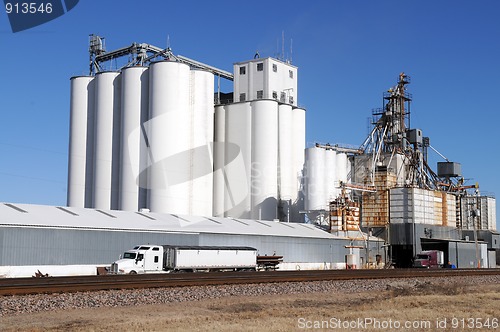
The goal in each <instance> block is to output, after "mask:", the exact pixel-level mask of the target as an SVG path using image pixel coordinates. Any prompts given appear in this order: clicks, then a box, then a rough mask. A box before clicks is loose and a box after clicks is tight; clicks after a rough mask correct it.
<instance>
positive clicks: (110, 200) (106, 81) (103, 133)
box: [93, 72, 121, 210]
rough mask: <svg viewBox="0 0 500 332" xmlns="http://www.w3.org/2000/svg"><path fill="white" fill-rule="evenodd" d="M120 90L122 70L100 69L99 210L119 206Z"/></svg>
mask: <svg viewBox="0 0 500 332" xmlns="http://www.w3.org/2000/svg"><path fill="white" fill-rule="evenodd" d="M120 89H121V81H120V76H119V73H117V72H100V73H97V75H96V76H95V128H94V129H95V136H94V139H95V141H94V143H95V144H94V185H93V200H94V202H93V207H95V208H96V209H105V210H109V209H117V208H118V206H117V205H118V180H119V174H118V170H119V168H118V166H119V160H116V157H117V156H119V148H120V146H119V140H118V139H119V132H120V125H119V124H120V97H121V93H120ZM113 158H115V160H113Z"/></svg>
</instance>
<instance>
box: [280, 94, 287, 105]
mask: <svg viewBox="0 0 500 332" xmlns="http://www.w3.org/2000/svg"><path fill="white" fill-rule="evenodd" d="M285 100H286V93H284V92H282V93H281V96H280V101H281V102H282V103H284V102H285Z"/></svg>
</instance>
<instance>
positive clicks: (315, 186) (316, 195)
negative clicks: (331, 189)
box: [304, 147, 326, 210]
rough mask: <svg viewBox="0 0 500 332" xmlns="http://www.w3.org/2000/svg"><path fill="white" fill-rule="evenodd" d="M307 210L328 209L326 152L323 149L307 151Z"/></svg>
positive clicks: (309, 149)
mask: <svg viewBox="0 0 500 332" xmlns="http://www.w3.org/2000/svg"><path fill="white" fill-rule="evenodd" d="M304 180H305V181H304V182H305V183H304V185H305V193H306V195H305V202H304V205H305V209H306V210H323V209H326V195H325V150H324V149H322V148H317V147H313V148H308V149H306V162H305V179H304Z"/></svg>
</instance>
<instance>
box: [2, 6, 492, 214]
mask: <svg viewBox="0 0 500 332" xmlns="http://www.w3.org/2000/svg"><path fill="white" fill-rule="evenodd" d="M499 14H500V2H498V1H495V0H482V1H460V0H458V1H430V0H423V1H411V2H410V1H384V0H380V1H373V0H358V1H356V0H354V1H352V0H351V1H349V0H343V1H340V0H333V1H308V2H304V1H286V2H275V3H273V2H239V1H199V2H198V1H192V2H190V1H185V2H182V4H181V2H180V1H147V0H144V1H128V0H119V1H118V0H106V1H96V0H82V1H80V3H79V4H78V5H77V6H76V7H75V8H74V9H73V10H71V11H70V12H68V13H67V14H65V15H63V16H62V17H60V18H58V19H55V20H53V21H51V22H48V23H46V24H44V25H41V26H38V27H35V28H32V29H30V30H26V31H23V32H18V33H12V32H11V29H10V26H9V23H8V19H7V15H6V14H5V13H3V12H2V13H0V41H1V45H2V46H3V47H2V56H1V58H2V61H1V62H0V69H1V71H0V73H1V74H0V75H1V78H2V79H1V80H0V98H1V101H2V103H1V104H0V112H1V115H2V120H1V122H0V123H1V130H0V155H1V156H2V157H1V159H0V160H1V162H0V201H5V202H19V203H34V204H49V205H65V203H66V184H67V157H68V154H67V150H68V131H69V129H68V123H69V78H70V77H71V76H74V75H81V74H87V73H88V51H87V50H88V35H89V34H91V33H95V34H98V35H100V36H104V37H105V38H106V46H107V49H108V50H113V49H116V48H119V47H124V46H128V45H130V44H131V43H132V42H145V43H149V44H153V45H155V46H159V47H166V45H167V38H169V39H170V46H171V47H172V49H173V51H174V53H175V54H181V55H184V56H187V57H190V58H193V59H196V60H198V61H201V62H205V63H207V64H210V65H212V66H215V67H218V68H221V69H225V70H228V71H232V64H233V63H234V62H238V61H244V60H248V59H251V58H253V55H254V53H255V51H256V50H258V51H259V52H260V54H261V56H262V57H265V56H275V55H276V53H277V51H281V36H282V31H284V33H285V53H287V56H288V57H290V39H293V54H292V60H293V64H294V65H296V66H297V67H298V68H299V73H298V79H299V91H298V102H299V104H300V105H302V106H304V107H305V108H306V109H307V118H306V121H307V130H306V133H307V134H306V135H307V143H308V144H309V145H310V144H313V143H314V142H322V143H327V142H329V143H343V144H351V145H359V144H361V143H362V142H363V140H364V139H365V137H366V135H367V133H368V124H367V119H368V118H369V116H370V115H371V110H372V109H373V108H377V107H381V106H382V93H383V92H384V91H386V90H387V89H388V88H390V87H391V86H393V85H395V83H396V80H397V77H398V74H399V73H400V72H401V71H404V72H405V73H407V74H408V75H410V76H411V78H412V83H411V84H410V85H409V92H410V93H412V94H413V103H412V114H411V116H412V127H418V128H421V129H422V130H423V133H424V136H429V137H430V141H431V145H432V146H433V147H435V148H436V149H438V150H439V151H440V152H441V153H442V154H444V155H445V156H446V157H447V158H448V159H450V160H452V161H456V162H460V163H461V164H462V172H463V175H464V177H465V178H466V179H468V181H467V183H468V184H473V183H475V182H476V181H478V182H479V184H480V187H481V191H482V192H485V193H495V192H498V189H499V188H500V180H499V176H498V174H497V173H498V171H497V168H498V163H499V147H498V143H497V142H498V135H499V134H498V133H499V132H500V130H499V129H498V127H499V125H500V106H499V104H500V103H499V101H498V100H497V97H498V96H500V64H499V59H500V20H499V19H498V16H499ZM278 43H279V46H278ZM227 86H229V85H227V84H226V85H225V87H226V89H225V90H226V91H227V90H229V88H227ZM430 155H431V157H432V159H431V165H435V162H436V161H438V160H440V159H439V157H438V156H437V155H435V154H433V153H430Z"/></svg>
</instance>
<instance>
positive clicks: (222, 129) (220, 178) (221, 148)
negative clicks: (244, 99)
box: [213, 105, 226, 217]
mask: <svg viewBox="0 0 500 332" xmlns="http://www.w3.org/2000/svg"><path fill="white" fill-rule="evenodd" d="M225 137H226V110H225V108H224V106H222V105H220V106H216V107H215V114H214V144H213V162H214V173H213V181H214V182H213V216H215V217H223V216H224V188H225V178H224V166H225V165H224V154H225Z"/></svg>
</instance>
